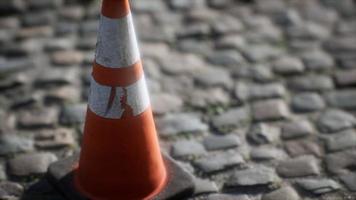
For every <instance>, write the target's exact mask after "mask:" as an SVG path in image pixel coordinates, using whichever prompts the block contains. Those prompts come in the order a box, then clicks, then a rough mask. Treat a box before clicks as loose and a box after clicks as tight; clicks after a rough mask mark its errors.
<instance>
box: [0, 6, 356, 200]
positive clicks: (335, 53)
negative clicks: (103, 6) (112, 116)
mask: <svg viewBox="0 0 356 200" xmlns="http://www.w3.org/2000/svg"><path fill="white" fill-rule="evenodd" d="M130 3H131V8H132V15H133V18H134V22H135V27H136V33H137V34H138V40H139V44H140V49H141V52H140V53H141V57H142V61H143V64H144V71H145V76H146V78H147V85H148V87H149V90H150V99H151V105H152V110H153V113H154V116H155V122H156V128H157V132H158V134H159V137H160V144H161V146H162V148H163V149H164V150H165V151H167V152H168V153H169V154H170V155H172V157H174V158H175V159H177V160H178V162H179V163H180V164H182V166H184V168H186V169H187V170H188V171H189V172H191V173H193V174H194V177H195V184H196V186H197V189H196V191H195V195H196V197H193V198H192V199H212V200H213V199H219V200H220V199H241V200H247V199H249V200H269V199H276V200H278V199H281V200H296V199H306V200H316V199H323V200H327V199H346V198H348V197H349V196H351V197H352V195H353V193H355V175H354V174H355V163H356V153H355V145H354V144H355V143H356V141H355V135H356V134H355V123H356V121H355V109H356V103H355V100H354V99H355V98H356V90H355V86H356V79H355V77H356V76H355V70H356V65H355V63H356V56H355V55H356V54H355V52H356V46H355V45H356V40H355V35H356V28H355V27H356V26H355V25H356V23H355V19H356V3H355V2H354V1H353V0H340V1H332V0H313V1H288V0H254V1H252V0H194V1H191V0H168V1H163V0H154V1H145V0H135V1H132V2H130ZM0 13H1V14H0V27H1V28H0V156H1V158H0V180H1V182H0V199H13V200H15V199H20V198H21V199H24V200H26V199H31V200H32V199H51V200H62V199H63V198H62V197H61V195H60V194H57V193H56V192H55V191H54V190H53V189H52V188H50V186H49V185H48V183H41V179H42V178H43V176H44V175H43V173H45V171H46V168H47V166H48V164H49V163H51V162H53V161H54V160H56V159H57V157H58V159H62V158H64V157H67V156H69V155H71V154H72V153H73V152H76V151H79V150H80V144H81V141H80V140H81V139H82V136H81V133H82V131H83V120H84V118H85V110H86V104H87V97H88V93H89V90H88V89H89V84H90V78H91V65H92V62H93V59H94V56H95V51H94V50H95V47H96V42H97V38H96V36H97V29H98V20H99V16H100V3H98V2H95V1H93V0H90V1H83V0H74V1H65V0H52V1H47V0H11V1H9V0H2V1H0ZM38 184H39V185H41V184H43V186H41V187H38V186H37V185H38ZM32 186H36V187H34V189H30V188H32ZM215 192H216V193H217V194H210V193H215Z"/></svg>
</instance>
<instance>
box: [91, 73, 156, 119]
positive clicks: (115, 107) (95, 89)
mask: <svg viewBox="0 0 356 200" xmlns="http://www.w3.org/2000/svg"><path fill="white" fill-rule="evenodd" d="M125 90H126V92H125ZM111 92H112V88H111V87H110V86H105V85H100V84H99V83H97V82H96V81H95V80H94V78H92V79H91V86H90V94H89V108H90V110H91V111H93V112H94V113H95V114H97V115H99V116H101V117H103V118H111V119H120V118H121V117H122V115H123V113H124V112H125V109H124V105H123V103H126V104H127V105H128V106H130V107H131V109H132V112H133V115H134V116H137V115H139V114H141V113H142V112H144V111H145V110H146V109H147V108H148V106H149V105H150V100H149V96H148V91H147V87H146V81H145V77H144V76H142V77H141V78H140V79H139V80H138V81H137V82H136V83H134V84H132V85H130V86H128V87H124V88H123V87H115V96H114V97H113V99H112V102H111V105H109V104H110V95H111ZM125 93H126V102H122V99H124V95H125Z"/></svg>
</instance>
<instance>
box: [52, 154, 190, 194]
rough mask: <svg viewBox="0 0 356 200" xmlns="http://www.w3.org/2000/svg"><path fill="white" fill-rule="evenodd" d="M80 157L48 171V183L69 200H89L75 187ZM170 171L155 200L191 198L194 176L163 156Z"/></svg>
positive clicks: (66, 160) (59, 164)
mask: <svg viewBox="0 0 356 200" xmlns="http://www.w3.org/2000/svg"><path fill="white" fill-rule="evenodd" d="M78 158H79V156H78V155H75V156H72V157H69V158H66V159H64V160H61V161H58V162H55V163H53V164H52V165H51V166H50V167H49V168H48V171H47V178H48V181H49V182H50V183H51V184H52V185H53V186H54V187H55V189H56V190H58V191H59V192H60V193H61V194H62V195H63V196H64V197H65V198H66V199H68V200H88V199H89V198H87V197H85V196H83V195H82V194H80V193H79V192H78V191H77V190H76V189H75V187H74V185H73V168H74V166H76V165H77V163H78ZM163 158H164V161H165V164H166V166H167V169H168V170H169V171H168V175H169V177H168V183H167V185H166V187H165V188H164V189H163V190H162V191H161V192H160V193H159V194H158V195H157V196H156V197H154V198H153V199H154V200H175V199H177V200H178V199H184V198H187V197H191V196H192V195H193V193H194V183H193V178H192V175H190V174H189V173H188V172H186V171H185V170H183V169H182V168H181V167H180V166H179V165H178V164H177V163H176V162H175V161H174V160H173V159H172V158H170V157H169V156H167V155H163Z"/></svg>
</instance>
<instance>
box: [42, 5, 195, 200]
mask: <svg viewBox="0 0 356 200" xmlns="http://www.w3.org/2000/svg"><path fill="white" fill-rule="evenodd" d="M47 174H48V178H49V180H50V182H51V183H53V185H54V186H55V187H56V188H57V189H58V190H59V191H61V192H62V193H63V194H64V195H65V196H66V197H67V198H69V199H73V200H74V199H75V200H78V199H93V200H120V199H123V200H131V199H132V200H138V199H172V198H179V199H180V198H184V197H186V196H189V195H191V194H192V192H193V189H194V187H193V184H192V178H191V175H189V174H188V173H187V172H185V171H184V170H182V169H181V168H180V167H179V166H178V165H177V164H176V163H175V162H174V161H173V160H172V159H170V158H169V157H168V156H167V155H164V156H162V154H161V152H160V148H159V143H158V138H157V133H156V129H155V125H154V120H153V115H152V110H151V107H150V102H149V96H148V92H147V88H146V83H145V78H144V74H143V69H142V65H141V60H140V53H139V50H138V47H137V41H136V36H135V31H134V26H133V23H132V18H131V12H130V7H129V2H128V0H103V2H102V11H101V18H100V26H99V35H98V43H97V47H96V55H95V61H94V64H93V73H92V78H91V86H90V93H89V103H88V109H87V115H86V121H85V127H84V136H83V143H82V150H81V153H80V156H79V157H78V156H77V155H76V156H73V157H71V158H68V159H65V160H62V161H59V162H57V163H54V164H52V165H51V166H50V167H49V170H48V173H47Z"/></svg>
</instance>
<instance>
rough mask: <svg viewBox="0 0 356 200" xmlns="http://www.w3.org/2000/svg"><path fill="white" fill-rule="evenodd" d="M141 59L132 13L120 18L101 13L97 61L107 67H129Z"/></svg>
mask: <svg viewBox="0 0 356 200" xmlns="http://www.w3.org/2000/svg"><path fill="white" fill-rule="evenodd" d="M139 59H140V53H139V50H138V46H137V40H136V34H135V29H134V26H133V22H132V17H131V13H129V14H128V15H126V16H125V17H122V18H119V19H112V18H108V17H105V16H103V15H101V17H100V25H99V34H98V42H97V46H96V55H95V60H96V62H97V63H99V64H100V65H103V66H105V67H128V66H130V65H133V64H134V63H136V62H137V61H138V60H139Z"/></svg>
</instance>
